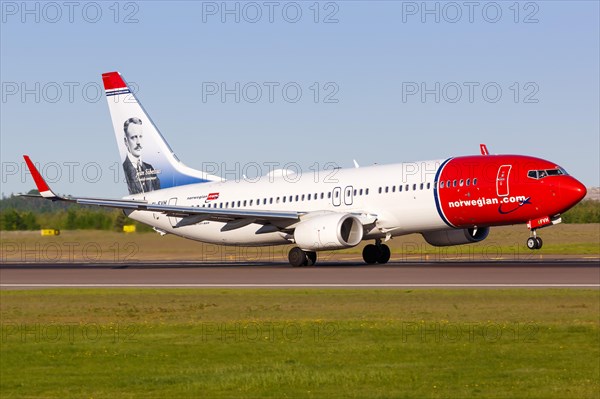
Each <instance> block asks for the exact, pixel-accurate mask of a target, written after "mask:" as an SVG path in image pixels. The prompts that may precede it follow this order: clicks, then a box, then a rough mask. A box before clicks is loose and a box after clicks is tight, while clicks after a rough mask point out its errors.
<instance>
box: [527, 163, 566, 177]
mask: <svg viewBox="0 0 600 399" xmlns="http://www.w3.org/2000/svg"><path fill="white" fill-rule="evenodd" d="M562 175H568V173H567V171H566V170H564V169H563V168H561V167H560V166H557V167H556V168H555V169H541V170H530V171H529V172H527V177H529V178H532V179H543V178H544V177H546V176H562Z"/></svg>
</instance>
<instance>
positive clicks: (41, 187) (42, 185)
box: [23, 155, 51, 193]
mask: <svg viewBox="0 0 600 399" xmlns="http://www.w3.org/2000/svg"><path fill="white" fill-rule="evenodd" d="M23 158H25V163H27V167H28V168H29V171H30V172H31V176H33V181H34V182H35V185H36V186H37V189H38V191H39V192H40V193H43V192H45V191H51V190H50V187H48V185H47V184H46V182H45V181H44V178H43V177H42V175H41V174H40V172H39V171H38V170H37V168H36V167H35V165H34V164H33V162H31V159H29V156H27V155H23Z"/></svg>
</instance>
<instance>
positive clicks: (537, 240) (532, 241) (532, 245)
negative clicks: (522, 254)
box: [527, 229, 544, 250]
mask: <svg viewBox="0 0 600 399" xmlns="http://www.w3.org/2000/svg"><path fill="white" fill-rule="evenodd" d="M531 234H532V236H531V237H529V238H528V239H527V248H529V249H531V250H534V249H540V248H542V245H544V242H543V241H542V238H541V237H538V236H537V233H536V231H535V229H534V230H531Z"/></svg>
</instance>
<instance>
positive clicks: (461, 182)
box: [458, 179, 465, 187]
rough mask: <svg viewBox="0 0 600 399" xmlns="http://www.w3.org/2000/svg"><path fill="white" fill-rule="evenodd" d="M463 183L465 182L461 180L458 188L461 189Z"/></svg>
mask: <svg viewBox="0 0 600 399" xmlns="http://www.w3.org/2000/svg"><path fill="white" fill-rule="evenodd" d="M464 182H465V181H464V180H463V179H460V182H459V183H458V185H459V186H460V187H462V186H463V183H464Z"/></svg>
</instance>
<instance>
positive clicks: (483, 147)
mask: <svg viewBox="0 0 600 399" xmlns="http://www.w3.org/2000/svg"><path fill="white" fill-rule="evenodd" d="M479 149H480V150H481V155H490V153H489V151H488V149H487V146H486V145H485V144H479Z"/></svg>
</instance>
